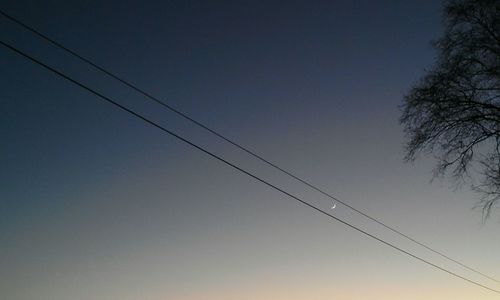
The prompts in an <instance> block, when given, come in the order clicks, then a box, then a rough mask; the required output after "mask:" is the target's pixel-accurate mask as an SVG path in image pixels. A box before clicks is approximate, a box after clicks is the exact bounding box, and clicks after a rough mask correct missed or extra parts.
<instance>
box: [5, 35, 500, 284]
mask: <svg viewBox="0 0 500 300" xmlns="http://www.w3.org/2000/svg"><path fill="white" fill-rule="evenodd" d="M0 45H2V46H4V47H5V48H8V49H10V50H11V51H13V52H15V53H17V54H19V55H21V56H22V57H24V58H26V59H28V60H30V61H31V62H33V63H35V64H37V65H39V66H41V67H43V68H45V69H47V70H49V71H51V72H52V73H54V74H56V75H58V76H59V77H61V78H63V79H65V80H67V81H69V82H71V83H73V84H75V85H76V86H78V87H80V88H82V89H84V90H86V91H88V92H90V93H91V94H93V95H95V96H97V97H98V98H100V99H102V100H104V101H105V102H108V103H110V104H112V105H113V106H114V107H116V108H118V109H119V110H122V111H124V112H126V113H129V114H130V115H132V116H134V117H136V118H138V119H140V120H142V121H144V122H146V123H147V124H149V125H151V126H154V127H156V128H158V129H160V130H161V131H163V132H165V133H167V134H169V135H171V136H172V137H175V138H176V139H178V140H180V141H182V142H184V143H186V144H188V145H190V146H192V147H194V148H196V149H198V150H200V151H201V152H203V153H205V154H207V155H209V156H211V157H212V158H214V159H216V160H218V161H220V162H222V163H224V164H225V165H227V166H229V167H231V168H233V169H235V170H237V171H239V172H241V173H243V174H246V175H247V176H249V177H251V178H253V179H255V180H257V181H259V182H261V183H263V184H264V185H266V186H268V187H270V188H272V189H274V190H276V191H278V192H280V193H282V194H284V195H285V196H288V197H290V198H292V199H294V200H296V201H297V202H299V203H301V204H303V205H305V206H307V207H309V208H311V209H313V210H315V211H317V212H319V213H321V214H323V215H325V216H327V217H329V218H331V219H333V220H336V221H337V222H340V223H342V224H344V225H345V226H347V227H349V228H351V229H354V230H355V231H358V232H360V233H362V234H364V235H365V236H368V237H370V238H372V239H374V240H376V241H378V242H380V243H382V244H384V245H386V246H389V247H391V248H393V249H395V250H397V251H399V252H401V253H403V254H406V255H408V256H410V257H412V258H414V259H417V260H419V261H421V262H423V263H425V264H427V265H429V266H432V267H434V268H436V269H438V270H441V271H443V272H445V273H447V274H449V275H452V276H454V277H456V278H459V279H462V280H464V281H466V282H469V283H471V284H474V285H476V286H478V287H481V288H483V289H486V290H489V291H491V292H494V293H497V294H500V291H499V290H496V289H493V288H491V287H488V286H486V285H483V284H481V283H479V282H477V281H474V280H471V279H469V278H467V277H465V276H462V275H459V274H457V273H455V272H453V271H450V270H448V269H446V268H444V267H441V266H438V265H437V264H434V263H432V262H430V261H428V260H426V259H424V258H422V257H420V256H417V255H416V254H413V253H411V252H409V251H407V250H404V249H402V248H400V247H398V246H396V245H394V244H392V243H390V242H387V241H385V240H384V239H382V238H379V237H377V236H375V235H373V234H371V233H369V232H367V231H365V230H363V229H361V228H359V227H357V226H355V225H352V224H351V223H349V222H347V221H345V220H342V219H340V218H338V217H336V216H334V215H332V214H330V213H328V212H326V211H324V210H322V209H321V208H319V207H317V206H315V205H313V204H311V203H309V202H307V201H305V200H303V199H301V198H300V197H298V196H295V195H293V194H291V193H290V192H287V191H286V190H284V189H283V188H280V187H278V186H276V185H274V184H272V183H270V182H269V181H267V180H265V179H262V178H260V177H259V176H257V175H255V174H253V173H251V172H250V171H247V170H245V169H243V168H242V167H240V166H238V165H236V164H234V163H231V162H230V161H228V160H226V159H225V158H223V157H222V156H219V155H217V154H215V153H213V152H211V151H209V150H207V149H205V148H204V147H202V146H199V145H197V144H195V143H194V142H192V141H190V140H188V139H187V138H184V137H182V136H181V135H179V134H177V133H175V132H174V131H171V130H169V129H167V128H166V127H164V126H162V125H160V124H159V123H157V122H155V121H152V120H150V119H149V118H147V117H145V116H143V115H142V114H140V113H137V112H135V111H133V110H132V109H130V108H128V107H126V106H124V105H122V104H120V103H118V102H117V101H115V100H113V99H112V98H110V97H108V96H105V95H103V94H101V93H100V92H98V91H96V90H94V89H92V88H90V87H89V86H87V85H85V84H83V83H81V82H80V81H78V80H76V79H73V78H72V77H70V76H68V75H66V74H64V73H63V72H61V71H59V70H57V69H55V68H54V67H51V66H49V65H48V64H45V63H44V62H42V61H40V60H39V59H37V58H35V57H33V56H31V55H29V54H27V53H26V52H24V51H21V50H19V49H18V48H16V47H14V46H12V45H10V44H8V43H6V42H4V41H2V40H0Z"/></svg>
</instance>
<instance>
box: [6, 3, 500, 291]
mask: <svg viewBox="0 0 500 300" xmlns="http://www.w3.org/2000/svg"><path fill="white" fill-rule="evenodd" d="M0 14H1V15H3V16H4V17H5V18H7V19H9V20H11V21H12V22H14V23H16V24H18V25H20V26H21V27H23V28H25V29H26V30H28V31H30V32H32V33H34V34H36V35H38V36H39V37H41V38H43V39H44V40H46V41H48V42H49V43H51V44H53V45H55V46H56V47H58V48H60V49H62V50H64V51H66V52H68V53H70V54H71V55H73V56H75V57H76V58H78V59H80V60H82V61H84V62H85V63H87V64H89V65H90V66H92V67H94V68H96V69H97V70H99V71H101V72H103V73H104V74H106V75H108V76H110V77H111V78H113V79H115V80H117V81H119V82H121V83H122V84H124V85H126V86H127V87H129V88H131V89H133V90H135V91H136V92H138V93H140V94H142V95H143V96H145V97H146V98H148V99H150V100H152V101H154V102H156V103H158V104H160V105H161V106H163V107H165V108H167V109H169V110H170V111H172V112H174V113H176V114H177V115H179V116H181V117H183V118H184V119H186V120H188V121H190V122H192V123H194V124H196V125H197V126H199V127H201V128H203V129H205V130H207V131H208V132H210V133H212V134H213V135H215V136H217V137H219V138H221V139H223V140H224V141H226V142H228V143H230V144H231V145H233V146H235V147H237V148H239V149H240V150H242V151H244V152H246V153H248V154H250V155H251V156H253V157H255V158H257V159H259V160H260V161H262V162H264V163H266V164H267V165H269V166H271V167H273V168H275V169H277V170H279V171H280V172H282V173H284V174H286V175H288V176H290V177H292V178H293V179H295V180H297V181H299V182H301V183H302V184H304V185H306V186H308V187H309V188H311V189H313V190H315V191H317V192H319V193H321V194H322V195H324V196H326V197H328V198H330V199H332V200H335V201H337V202H338V203H340V204H342V205H344V206H345V207H348V208H349V209H351V210H353V211H355V212H356V213H358V214H360V215H362V216H364V217H366V218H368V219H370V220H372V221H373V222H375V223H377V224H379V225H381V226H383V227H385V228H386V229H388V230H390V231H392V232H394V233H396V234H398V235H400V236H402V237H404V238H406V239H407V240H410V241H412V242H413V243H415V244H417V245H419V246H421V247H424V248H425V249H427V250H429V251H431V252H434V253H435V254H438V255H439V256H441V257H444V258H445V259H447V260H449V261H452V262H454V263H456V264H458V265H460V266H462V267H464V268H466V269H468V270H469V271H472V272H475V273H476V274H479V275H481V276H483V277H485V278H488V279H490V280H492V281H495V282H497V283H500V280H497V279H495V278H493V277H491V276H489V275H486V274H484V273H482V272H480V271H478V270H476V269H474V268H472V267H469V266H467V265H466V264H464V263H462V262H460V261H458V260H456V259H454V258H451V257H449V256H448V255H446V254H444V253H442V252H440V251H438V250H435V249H433V248H431V247H430V246H427V245H426V244H424V243H422V242H419V241H417V240H415V239H414V238H412V237H410V236H409V235H407V234H405V233H403V232H401V231H399V230H397V229H395V228H394V227H391V226H389V225H387V224H385V223H383V222H382V221H379V220H377V219H376V218H374V217H371V216H370V215H368V214H367V213H365V212H363V211H361V210H359V209H357V208H355V207H353V206H351V205H350V204H348V203H346V202H344V201H342V200H340V199H338V198H336V197H335V196H333V195H331V194H330V193H328V192H325V191H324V190H322V189H320V188H318V187H317V186H315V185H313V184H312V183H310V182H308V181H306V180H304V179H302V178H300V177H299V176H297V175H295V174H293V173H292V172H290V171H287V170H285V169H283V168H281V167H280V166H278V165H277V164H275V163H273V162H271V161H269V160H267V159H266V158H264V157H262V156H260V155H259V154H257V153H255V152H253V151H251V150H249V149H248V148H246V147H244V146H242V145H240V144H238V143H237V142H235V141H233V140H231V139H229V138H227V137H226V136H224V135H222V134H221V133H219V132H217V131H215V130H213V129H211V128H210V127H208V126H206V125H204V124H203V123H201V122H199V121H197V120H195V119H193V118H192V117H190V116H189V115H187V114H185V113H183V112H181V111H180V110H178V109H176V108H175V107H173V106H171V105H169V104H167V103H165V102H163V101H161V100H160V99H158V98H157V97H155V96H153V95H151V94H149V93H148V92H146V91H144V90H143V89H141V88H139V87H137V86H135V85H133V84H131V83H129V82H128V81H126V80H124V79H122V78H120V77H119V76H117V75H115V74H113V73H112V72H110V71H108V70H106V69H104V68H103V67H100V66H99V65H97V64H96V63H94V62H92V61H91V60H89V59H87V58H85V57H83V56H82V55H80V54H78V53H77V52H75V51H73V50H71V49H69V48H67V47H66V46H64V45H62V44H61V43H59V42H57V41H55V40H54V39H52V38H50V37H48V36H47V35H45V34H43V33H41V32H39V31H38V30H36V29H34V28H33V27H31V26H29V25H27V24H25V23H24V22H22V21H20V20H18V19H16V18H14V17H12V16H10V15H8V14H7V13H5V12H3V11H2V10H0Z"/></svg>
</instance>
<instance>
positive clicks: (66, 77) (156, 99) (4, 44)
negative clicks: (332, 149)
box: [0, 10, 500, 294]
mask: <svg viewBox="0 0 500 300" xmlns="http://www.w3.org/2000/svg"><path fill="white" fill-rule="evenodd" d="M0 15H2V16H4V17H5V18H7V19H9V20H10V21H12V22H14V23H16V24H18V25H20V26H21V27H23V28H25V29H26V30H28V31H30V32H32V33H34V34H35V35H37V36H39V37H40V38H42V39H44V40H46V41H47V42H49V43H51V44H52V45H54V46H56V47H58V48H60V49H62V50H64V51H65V52H67V53H69V54H71V55H72V56H74V57H76V58H78V59H79V60H81V61H83V62H85V63H86V64H88V65H90V66H92V67H93V68H95V69H97V70H99V71H100V72H102V73H104V74H106V75H107V76H109V77H111V78H113V79H115V80H117V81H119V82H120V83H122V84H124V85H125V86H127V87H129V88H131V89H133V90H134V91H136V92H138V93H140V94H142V95H143V96H145V97H146V98H148V99H150V100H151V101H154V102H156V103H157V104H159V105H161V106H163V107H164V108H166V109H168V110H170V111H172V112H174V113H175V114H177V115H179V116H181V117H182V118H184V119H186V120H188V121H190V122H192V123H193V124H196V125H197V126H199V127H201V128H203V129H204V130H206V131H208V132H210V133H211V134H213V135H215V136H217V137H218V138H220V139H222V140H224V141H226V142H227V143H229V144H231V145H233V146H235V147H236V148H238V149H240V150H242V151H244V152H246V153H247V154H249V155H251V156H253V157H255V158H257V159H258V160H260V161H262V162H264V163H265V164H267V165H269V166H271V167H272V168H274V169H276V170H278V171H280V172H282V173H283V174H285V175H287V176H289V177H291V178H293V179H295V180H297V181H298V182H300V183H302V184H304V185H306V186H307V187H309V188H311V189H313V190H315V191H317V192H319V193H321V194H322V195H324V196H326V197H328V198H330V199H332V200H335V201H336V202H338V203H340V204H342V205H344V206H345V207H347V208H349V209H351V210H353V211H354V212H356V213H358V214H360V215H362V216H364V217H366V218H368V219H369V220H371V221H373V222H375V223H377V224H379V225H381V226H383V227H384V228H386V229H388V230H390V231H392V232H394V233H396V234H398V235H400V236H401V237H404V238H405V239H407V240H409V241H411V242H413V243H415V244H417V245H419V246H421V247H423V248H425V249H427V250H429V251H431V252H433V253H435V254H438V255H439V256H441V257H443V258H445V259H447V260H449V261H451V262H453V263H456V264H458V265H460V266H461V267H463V268H465V269H467V270H469V271H472V272H474V273H476V274H479V275H481V276H483V277H485V278H488V279H489V280H492V281H495V282H497V283H500V281H499V280H497V279H495V278H493V277H492V276H489V275H486V274H484V273H482V272H480V271H478V270H476V269H474V268H472V267H469V266H468V265H466V264H464V263H462V262H460V261H458V260H457V259H454V258H451V257H450V256H448V255H446V254H444V253H442V252H440V251H437V250H435V249H433V248H432V247H430V246H428V245H426V244H424V243H422V242H419V241H418V240H416V239H414V238H412V237H410V236H409V235H407V234H405V233H403V232H401V231H400V230H397V229H395V228H394V227H391V226H389V225H387V224H385V223H383V222H382V221H379V220H378V219H376V218H374V217H372V216H370V215H368V214H367V213H365V212H363V211H361V210H360V209H357V208H355V207H353V206H351V205H350V204H348V203H346V202H344V201H342V200H340V199H338V198H337V197H335V196H333V195H331V194H330V193H328V192H325V191H324V190H323V189H320V188H318V187H317V186H316V185H314V184H312V183H310V182H308V181H306V180H304V179H302V178H301V177H299V176H297V175H295V174H294V173H292V172H290V171H287V170H286V169H284V168H282V167H280V166H278V165H277V164H275V163H273V162H271V161H270V160H268V159H266V158H264V157H263V156H261V155H259V154H257V153H255V152H253V151H252V150H249V149H248V148H246V147H244V146H242V145H241V144H239V143H237V142H235V141H233V140H232V139H229V138H227V137H226V136H224V135H222V134H221V133H219V132H217V131H216V130H214V129H211V128H210V127H208V126H207V125H205V124H203V123H201V122H199V121H197V120H196V119H194V118H192V117H190V116H189V115H187V114H185V113H183V112H182V111H180V110H178V109H176V108H175V107H173V106H171V105H169V104H167V103H165V102H164V101H162V100H160V99H158V98H157V97H155V96H153V95H151V94H150V93H148V92H146V91H144V90H143V89H141V88H139V87H137V86H136V85H134V84H132V83H130V82H128V81H126V80H124V79H122V78H121V77H119V76H117V75H115V74H114V73H112V72H110V71H108V70H106V69H104V68H103V67H101V66H99V65H98V64H96V63H94V62H92V61H91V60H89V59H87V58H85V57H83V56H82V55H80V54H78V53H77V52H76V51H73V50H71V49H69V48H68V47H66V46H64V45H63V44H61V43H59V42H57V41H55V40H54V39H52V38H50V37H48V36H47V35H45V34H43V33H41V32H40V31H38V30H36V29H34V28H33V27H31V26H29V25H27V24H26V23H24V22H22V21H20V20H18V19H16V18H14V17H12V16H11V15H9V14H7V13H5V12H4V11H2V10H0ZM0 44H1V45H2V46H4V47H6V48H8V49H10V50H12V51H13V52H15V53H17V54H19V55H21V56H23V57H24V58H26V59H28V60H30V61H31V62H33V63H35V64H38V65H40V66H42V67H43V68H45V69H47V70H49V71H51V72H52V73H54V74H56V75H58V76H59V77H62V78H63V79H66V80H67V81H69V82H71V83H73V84H75V85H77V86H79V87H80V88H83V89H85V90H87V91H88V92H90V93H92V94H94V95H95V96H97V97H99V98H101V99H102V100H104V101H106V102H108V103H110V104H112V105H114V106H115V107H116V108H118V109H120V110H122V111H124V112H127V113H129V114H130V115H132V116H134V117H136V118H138V119H140V120H142V121H144V122H146V123H148V124H149V125H151V126H153V127H156V128H157V129H160V130H161V131H163V132H165V133H167V134H169V135H171V136H173V137H175V138H176V139H179V140H181V141H182V142H184V143H186V144H188V145H190V146H192V147H194V148H196V149H198V150H200V151H202V152H204V153H205V154H207V155H209V156H211V157H212V158H214V159H216V160H218V161H220V162H222V163H224V164H226V165H227V166H229V167H231V168H233V169H236V170H237V171H239V172H241V173H244V174H246V175H248V176H250V177H252V178H253V179H255V180H257V181H259V182H261V183H263V184H265V185H267V186H268V187H271V188H272V189H275V190H277V191H278V192H280V193H282V194H284V195H286V196H288V197H290V198H292V199H294V200H296V201H298V202H300V203H301V204H303V205H305V206H308V207H309V208H312V209H313V210H315V211H317V212H319V213H321V214H323V215H325V216H327V217H329V218H331V219H334V220H336V221H338V222H340V223H342V224H344V225H346V226H347V227H349V228H351V229H354V230H356V231H358V232H360V233H362V234H364V235H366V236H368V237H370V238H372V239H374V240H376V241H378V242H380V243H382V244H385V245H386V246H389V247H391V248H393V249H395V250H397V251H399V252H401V253H404V254H406V255H408V256H410V257H413V258H415V259H417V260H419V261H421V262H423V263H425V264H427V265H430V266H432V267H434V268H436V269H439V270H441V271H443V272H445V273H447V274H449V275H452V276H454V277H457V278H459V279H462V280H465V281H467V282H469V283H472V284H474V285H476V286H479V287H481V288H484V289H487V290H489V291H492V292H495V293H498V294H500V291H499V290H496V289H493V288H490V287H488V286H486V285H483V284H481V283H479V282H477V281H473V280H471V279H468V278H466V277H464V276H461V275H459V274H457V273H455V272H452V271H450V270H448V269H445V268H443V267H440V266H438V265H436V264H434V263H432V262H430V261H428V260H425V259H423V258H421V257H420V256H417V255H415V254H413V253H411V252H409V251H406V250H404V249H402V248H400V247H398V246H395V245H394V244H392V243H390V242H387V241H385V240H384V239H382V238H379V237H377V236H375V235H373V234H371V233H369V232H367V231H365V230H363V229H360V228H358V227H356V226H355V225H352V224H350V223H349V222H347V221H344V220H342V219H340V218H338V217H335V216H334V215H332V214H331V213H329V212H326V211H324V210H322V209H321V208H319V207H317V206H315V205H313V204H310V203H309V202H307V201H305V200H303V199H302V198H300V197H298V196H295V195H293V194H291V193H289V192H287V191H286V190H284V189H282V188H280V187H278V186H276V185H274V184H272V183H270V182H269V181H266V180H264V179H262V178H260V177H259V176H258V175H255V174H253V173H251V172H249V171H247V170H245V169H243V168H242V167H240V166H238V165H237V164H234V163H231V162H229V161H228V160H226V159H224V158H223V157H222V156H219V155H217V154H214V153H213V152H211V151H209V150H207V149H205V148H204V147H201V146H199V145H197V144H195V143H194V142H192V141H190V140H188V139H186V138H184V137H182V136H180V135H179V134H177V133H175V132H173V131H171V130H169V129H167V128H165V127H163V126H162V125H160V124H158V123H156V122H154V121H152V120H150V119H148V118H147V117H145V116H143V115H141V114H139V113H137V112H135V111H133V110H132V109H130V108H127V107H125V106H123V105H121V104H120V103H118V102H117V101H115V100H113V99H112V98H110V97H107V96H105V95H103V94H101V93H99V92H97V91H96V90H94V89H92V88H90V87H88V86H87V85H85V84H83V83H81V82H79V81H77V80H75V79H73V78H71V77H70V76H68V75H66V74H64V73H63V72H61V71H59V70H57V69H55V68H53V67H51V66H49V65H47V64H45V63H43V62H42V61H40V60H38V59H36V58H35V57H33V56H31V55H30V54H28V53H26V52H23V51H21V50H19V49H17V48H16V47H14V46H12V45H10V44H8V43H6V42H4V41H1V40H0Z"/></svg>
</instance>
